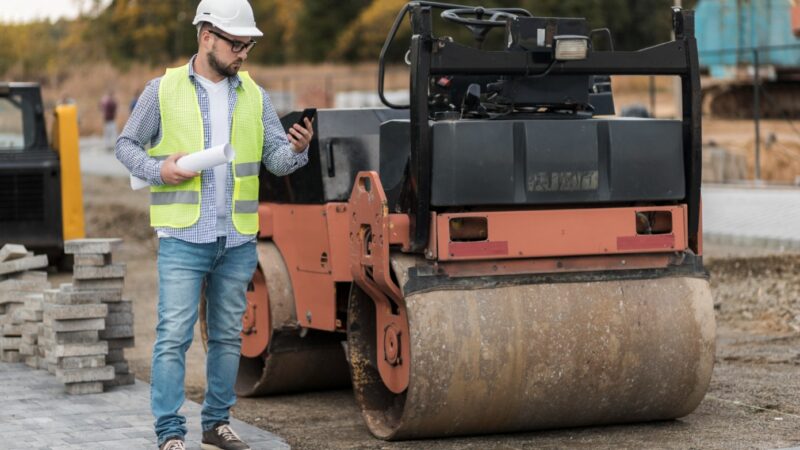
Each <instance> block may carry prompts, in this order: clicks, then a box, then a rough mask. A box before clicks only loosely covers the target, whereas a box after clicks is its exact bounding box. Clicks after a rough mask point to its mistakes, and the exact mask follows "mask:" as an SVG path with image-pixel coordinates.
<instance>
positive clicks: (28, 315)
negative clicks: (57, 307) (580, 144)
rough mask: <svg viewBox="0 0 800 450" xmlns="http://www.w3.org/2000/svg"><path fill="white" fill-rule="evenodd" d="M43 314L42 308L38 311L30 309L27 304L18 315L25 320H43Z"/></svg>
mask: <svg viewBox="0 0 800 450" xmlns="http://www.w3.org/2000/svg"><path fill="white" fill-rule="evenodd" d="M43 314H44V313H43V311H42V310H39V311H36V310H32V309H29V308H28V307H27V304H26V306H25V307H24V308H20V310H19V313H17V316H18V317H19V318H20V319H22V320H23V321H25V322H41V321H42V317H43Z"/></svg>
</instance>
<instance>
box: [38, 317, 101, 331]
mask: <svg viewBox="0 0 800 450" xmlns="http://www.w3.org/2000/svg"><path fill="white" fill-rule="evenodd" d="M45 323H50V324H51V325H50V326H51V327H52V329H53V331H91V330H104V329H105V328H106V320H105V319H104V318H102V317H98V318H96V319H70V320H54V321H52V322H47V318H46V317H45Z"/></svg>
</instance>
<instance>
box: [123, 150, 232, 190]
mask: <svg viewBox="0 0 800 450" xmlns="http://www.w3.org/2000/svg"><path fill="white" fill-rule="evenodd" d="M234 156H236V151H235V150H234V149H233V147H232V146H231V144H222V145H217V146H215V147H211V148H207V149H205V150H201V151H199V152H194V153H191V154H188V155H186V156H184V157H182V158H181V159H179V160H178V163H177V164H178V167H180V168H181V169H185V170H191V171H192V172H200V171H203V170H206V169H210V168H212V167H215V166H218V165H220V164H226V163H229V162H231V161H233V158H234ZM148 186H150V183H148V182H147V181H145V180H143V179H141V178H138V177H135V176H133V175H131V188H132V189H133V190H139V189H142V188H146V187H148Z"/></svg>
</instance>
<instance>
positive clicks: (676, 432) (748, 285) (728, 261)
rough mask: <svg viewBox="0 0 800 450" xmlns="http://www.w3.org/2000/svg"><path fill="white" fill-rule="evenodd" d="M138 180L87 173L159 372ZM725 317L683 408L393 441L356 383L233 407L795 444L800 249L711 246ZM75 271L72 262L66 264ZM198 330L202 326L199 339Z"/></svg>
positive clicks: (621, 443) (301, 429)
mask: <svg viewBox="0 0 800 450" xmlns="http://www.w3.org/2000/svg"><path fill="white" fill-rule="evenodd" d="M126 182H127V180H124V179H119V178H107V177H85V179H84V198H85V205H86V217H87V232H88V235H89V236H90V237H122V238H124V239H125V242H126V244H125V245H124V247H123V249H122V250H121V251H120V254H119V255H117V260H118V261H121V262H125V263H127V265H128V277H127V280H126V294H127V295H128V296H129V297H130V298H132V299H133V301H134V307H135V314H136V323H135V332H136V347H135V348H133V349H129V350H126V354H127V356H128V358H129V359H130V361H131V367H132V369H133V370H134V371H135V373H136V375H137V377H138V378H140V379H142V380H144V381H148V380H149V367H150V351H151V348H152V343H153V339H154V331H153V329H154V327H155V303H156V293H157V280H156V269H155V254H156V242H155V238H154V237H153V235H152V233H151V231H150V230H149V228H148V219H147V210H146V208H147V194H146V193H142V192H136V193H134V192H132V191H130V189H129V188H128V186H127V184H126ZM705 250H706V256H707V261H708V264H707V267H708V269H709V271H710V273H711V284H712V289H713V293H714V302H715V308H716V310H717V321H718V328H719V329H718V342H717V359H716V365H715V368H714V374H713V379H712V383H711V388H710V391H709V393H708V395H707V396H706V398H705V400H704V401H703V402H702V403H701V405H700V407H699V408H698V409H697V410H696V411H695V412H694V413H692V414H690V415H689V416H687V417H685V418H682V419H680V420H674V421H666V422H656V423H648V424H638V425H627V426H614V427H593V428H579V429H568V430H556V431H548V432H536V433H521V434H506V435H490V436H478V437H470V438H457V439H443V440H425V441H410V442H400V443H387V442H383V441H379V440H376V439H374V438H372V437H371V435H370V434H369V432H368V431H367V429H366V427H365V426H364V424H363V421H362V419H361V417H360V413H359V411H358V408H357V406H356V404H355V401H354V399H353V396H352V393H351V392H350V391H349V390H342V391H327V392H316V393H307V394H299V395H291V396H278V397H271V398H261V399H240V400H239V402H238V404H237V405H236V407H235V408H234V412H233V413H234V415H235V416H236V417H237V418H239V419H241V420H244V421H246V422H248V423H251V424H253V425H256V426H258V427H262V428H264V429H267V430H269V431H271V432H273V433H276V434H278V435H280V436H281V437H283V438H285V439H286V440H287V441H288V442H289V443H290V444H291V445H292V447H293V448H297V449H375V448H390V449H462V448H466V449H487V448H492V449H520V448H556V447H558V448H564V447H570V448H587V447H606V448H609V447H615V448H618V447H627V448H715V449H716V448H719V449H723V448H725V449H729V448H785V447H792V446H798V445H800V256H797V255H792V254H781V255H774V254H770V253H769V252H768V251H765V250H763V249H758V248H755V249H754V248H732V247H725V246H715V245H707V246H706V249H705ZM60 277H61V278H62V279H64V280H66V279H68V278H69V274H61V275H60ZM197 336H199V334H196V339H199V338H197ZM203 373H204V355H203V351H202V346H200V345H193V346H192V349H190V351H189V357H188V370H187V381H186V384H187V393H188V396H189V397H190V398H192V399H193V400H195V401H202V393H203V389H204V375H203Z"/></svg>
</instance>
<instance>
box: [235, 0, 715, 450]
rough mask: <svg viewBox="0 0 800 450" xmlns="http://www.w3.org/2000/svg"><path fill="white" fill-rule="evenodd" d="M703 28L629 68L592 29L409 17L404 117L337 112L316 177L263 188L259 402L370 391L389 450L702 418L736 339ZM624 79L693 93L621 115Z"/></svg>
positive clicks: (256, 365)
mask: <svg viewBox="0 0 800 450" xmlns="http://www.w3.org/2000/svg"><path fill="white" fill-rule="evenodd" d="M693 17H694V16H693V12H692V11H686V10H681V9H678V8H676V9H673V11H672V28H673V31H674V36H675V38H674V40H671V41H668V42H665V43H662V44H659V45H655V46H653V47H649V48H646V49H642V50H639V51H615V50H613V46H612V45H611V43H610V42H609V39H610V33H608V32H607V30H591V29H590V28H589V26H588V23H587V21H586V20H585V19H582V18H552V17H536V16H533V15H532V14H530V13H529V12H528V11H526V10H523V9H517V8H503V9H488V8H479V7H474V6H463V5H454V4H445V3H433V2H410V3H408V4H406V5H405V6H404V7H403V8H402V10H401V11H400V12H399V13H398V16H397V19H396V20H395V22H394V24H393V26H392V28H391V30H390V31H389V34H388V37H387V39H386V42H385V44H384V46H383V49H382V51H381V56H380V61H379V77H378V78H379V82H378V95H379V97H380V98H381V99H382V101H383V103H384V104H385V107H382V108H364V109H319V110H318V112H317V116H316V119H315V121H314V127H315V135H314V140H313V142H312V143H311V145H310V149H309V152H310V154H309V163H308V165H307V166H305V167H303V168H301V169H300V170H298V171H296V172H295V173H293V174H291V175H289V176H285V177H276V176H274V175H271V174H269V173H267V172H266V171H262V173H261V175H260V177H261V178H260V179H261V186H260V189H261V191H260V205H259V220H260V232H259V242H258V253H259V264H258V269H257V270H256V272H255V274H254V275H253V279H252V283H251V286H250V289H249V292H248V305H247V310H246V313H245V316H244V318H243V326H242V337H243V345H242V358H241V362H240V367H239V372H238V379H237V385H236V390H237V392H238V394H239V395H241V396H259V395H269V394H284V393H290V392H300V391H308V390H313V389H328V388H338V387H346V386H350V385H352V389H353V392H354V395H355V399H356V402H357V404H358V405H359V407H360V409H361V411H362V413H363V418H364V421H365V423H366V426H367V427H368V428H369V431H370V432H371V433H372V434H373V435H374V436H375V437H377V438H380V439H384V440H402V439H415V438H431V437H444V436H454V435H469V434H484V433H502V432H514V431H523V430H538V429H550V428H563V427H579V426H589V425H601V424H619V423H630V422H643V421H654V420H666V419H674V418H679V417H682V416H685V415H687V414H689V413H691V412H692V411H693V410H694V409H695V408H696V407H697V406H698V404H699V403H700V401H701V400H702V399H703V397H704V395H705V393H706V390H707V389H708V385H709V380H710V378H711V372H712V366H713V362H714V336H715V323H714V312H713V303H712V298H711V295H710V291H709V285H708V276H707V272H706V271H705V269H704V267H703V262H702V243H701V217H700V211H701V210H700V174H701V166H700V164H701V154H700V149H701V145H700V144H701V135H700V133H701V128H700V115H699V114H700V97H699V92H700V90H699V87H700V84H699V74H698V64H697V47H696V42H695V36H694V21H693ZM407 19H410V25H411V39H410V44H409V45H408V47H405V45H403V46H400V44H395V43H394V41H395V36H396V35H397V34H398V30H399V29H400V27H401V25H402V24H403V23H405V22H406V20H407ZM444 23H449V25H443V24H444ZM452 24H457V25H460V26H456V25H452ZM434 25H436V27H437V29H440V28H447V27H449V29H451V30H453V29H454V30H457V32H454V33H452V34H453V35H454V36H455V37H453V36H447V35H443V34H436V33H435V32H434ZM462 26H463V27H462ZM459 33H460V34H459ZM464 35H466V36H467V39H466V41H467V42H465V39H464ZM456 38H458V39H456ZM398 46H399V52H395V51H396V50H397V48H396V47H398ZM406 49H407V51H406ZM393 52H395V53H393ZM404 52H405V61H406V63H407V64H408V65H409V71H410V81H409V100H408V102H407V103H404V104H395V103H393V102H391V101H389V100H387V99H386V96H385V95H384V89H383V86H384V83H383V78H384V73H385V66H386V60H387V55H389V54H398V55H402V54H403V53H404ZM616 75H668V76H675V77H679V78H680V84H681V87H682V91H681V94H680V96H681V101H682V111H681V116H680V118H678V119H660V118H646V119H642V118H629V117H617V116H616V115H615V114H614V100H613V93H612V90H611V83H610V77H611V76H616ZM299 115H300V113H299V112H294V113H290V114H288V115H286V116H285V117H284V118H283V119H282V121H283V123H284V126H285V127H287V128H288V127H289V126H291V124H293V123H295V122H296V121H297V119H298V117H299Z"/></svg>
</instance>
